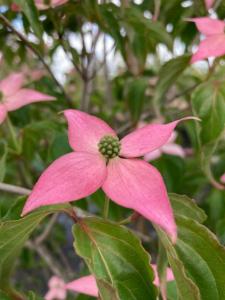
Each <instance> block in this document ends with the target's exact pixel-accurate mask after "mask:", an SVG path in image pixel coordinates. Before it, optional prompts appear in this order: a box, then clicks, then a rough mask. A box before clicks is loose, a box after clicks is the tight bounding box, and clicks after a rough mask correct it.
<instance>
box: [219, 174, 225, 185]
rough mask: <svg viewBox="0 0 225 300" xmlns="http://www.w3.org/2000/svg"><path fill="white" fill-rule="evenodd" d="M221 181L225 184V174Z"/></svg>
mask: <svg viewBox="0 0 225 300" xmlns="http://www.w3.org/2000/svg"><path fill="white" fill-rule="evenodd" d="M220 181H221V182H222V183H225V173H224V174H223V175H222V176H221V177H220Z"/></svg>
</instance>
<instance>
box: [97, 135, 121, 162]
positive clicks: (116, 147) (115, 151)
mask: <svg viewBox="0 0 225 300" xmlns="http://www.w3.org/2000/svg"><path fill="white" fill-rule="evenodd" d="M120 147H121V145H120V142H119V139H118V137H115V136H111V135H106V136H103V138H101V140H100V142H99V143H98V151H99V152H100V153H101V154H102V155H104V156H105V158H107V159H110V158H114V157H116V156H118V155H119V153H120Z"/></svg>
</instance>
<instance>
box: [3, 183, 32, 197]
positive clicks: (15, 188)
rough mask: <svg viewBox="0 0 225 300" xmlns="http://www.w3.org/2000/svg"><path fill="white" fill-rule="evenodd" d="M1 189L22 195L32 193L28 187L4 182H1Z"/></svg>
mask: <svg viewBox="0 0 225 300" xmlns="http://www.w3.org/2000/svg"><path fill="white" fill-rule="evenodd" d="M0 190H1V191H5V192H9V193H14V194H20V195H29V194H30V193H31V190H28V189H26V188H23V187H19V186H16V185H11V184H7V183H2V182H1V183H0Z"/></svg>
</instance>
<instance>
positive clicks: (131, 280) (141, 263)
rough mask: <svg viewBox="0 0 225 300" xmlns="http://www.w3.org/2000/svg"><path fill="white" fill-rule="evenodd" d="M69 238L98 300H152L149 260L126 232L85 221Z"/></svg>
mask: <svg viewBox="0 0 225 300" xmlns="http://www.w3.org/2000/svg"><path fill="white" fill-rule="evenodd" d="M73 234H74V238H75V243H74V247H75V249H76V252H77V253H78V254H79V255H80V256H81V257H83V258H84V260H85V261H86V263H87V265H88V267H89V269H90V271H91V273H92V274H93V275H94V276H95V277H96V279H97V283H98V287H99V291H100V296H101V299H103V300H107V299H115V300H127V299H137V300H140V299H143V300H145V299H146V300H150V299H156V291H155V288H154V286H153V284H152V280H153V272H152V270H151V268H150V265H149V264H150V257H149V256H148V254H147V253H146V252H145V250H144V248H142V246H141V244H140V241H139V240H138V239H137V238H136V237H135V236H134V235H133V234H132V233H131V232H130V231H129V230H128V229H127V228H125V227H123V226H119V225H117V224H114V223H112V222H109V221H105V220H102V219H100V218H86V219H83V220H82V223H80V224H77V225H75V226H74V228H73Z"/></svg>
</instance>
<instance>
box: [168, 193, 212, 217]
mask: <svg viewBox="0 0 225 300" xmlns="http://www.w3.org/2000/svg"><path fill="white" fill-rule="evenodd" d="M169 198H170V202H171V205H172V208H173V211H174V214H175V216H176V217H187V218H190V219H193V220H195V221H197V222H199V223H203V222H204V221H205V220H206V218H207V216H206V214H205V212H204V211H203V210H202V209H201V208H199V207H198V206H197V204H196V203H195V201H194V200H193V199H190V198H189V197H187V196H185V195H178V194H174V193H170V194H169Z"/></svg>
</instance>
